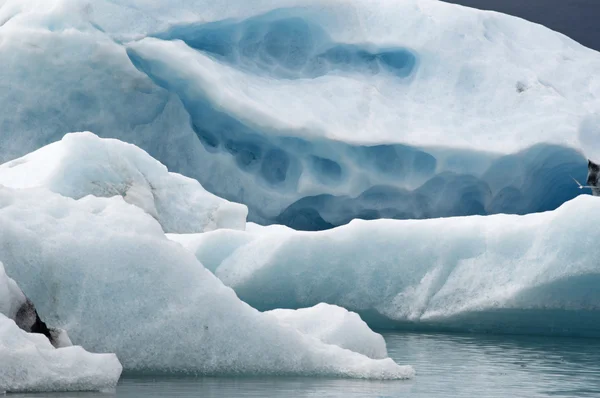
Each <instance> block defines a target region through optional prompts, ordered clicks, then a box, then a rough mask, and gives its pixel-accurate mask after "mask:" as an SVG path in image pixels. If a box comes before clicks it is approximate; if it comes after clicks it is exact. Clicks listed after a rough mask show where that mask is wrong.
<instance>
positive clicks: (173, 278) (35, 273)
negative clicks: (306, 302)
mask: <svg viewBox="0 0 600 398" xmlns="http://www.w3.org/2000/svg"><path fill="white" fill-rule="evenodd" d="M79 138H81V139H83V140H84V141H85V140H92V141H93V142H95V143H96V144H100V142H99V141H100V140H98V139H97V138H96V137H94V136H92V135H89V134H86V135H71V136H68V137H67V138H66V140H65V142H66V143H69V142H71V141H74V140H78V139H79ZM62 144H64V142H63V143H61V145H62ZM109 144H111V145H113V146H117V145H120V144H119V143H117V142H112V141H111V142H109ZM101 146H102V145H100V146H99V147H101ZM99 147H98V145H96V146H95V147H94V148H99ZM49 148H50V149H48V148H44V149H43V150H42V151H40V152H38V153H36V154H33V156H32V157H31V159H32V164H34V161H33V160H34V159H36V158H37V157H40V156H41V157H42V158H44V159H46V160H47V162H48V164H49V165H54V164H61V161H59V160H57V159H54V157H55V156H58V157H59V158H60V159H62V160H64V159H69V158H70V156H69V155H67V154H65V153H61V151H58V150H56V151H55V149H56V148H60V146H59V147H57V146H50V147H49ZM65 148H66V150H76V151H77V150H80V149H81V148H82V147H81V146H80V145H73V146H68V145H67V146H65ZM40 153H41V154H49V156H48V157H44V156H42V155H40ZM136 153H137V152H136V151H135V150H134V149H131V151H129V152H127V151H122V152H121V156H123V159H122V160H123V162H124V163H125V164H129V163H130V162H133V161H134V160H136V159H137V155H136ZM50 155H51V156H50ZM84 155H85V153H84ZM85 163H86V161H85V157H82V158H80V161H79V162H75V163H73V164H71V166H72V167H70V168H65V169H63V170H62V175H63V178H62V181H65V182H66V183H67V184H68V183H69V182H70V183H72V184H74V187H76V186H78V183H79V180H77V179H76V178H74V177H73V176H77V175H79V174H80V172H81V170H86V171H87V172H89V173H90V174H88V175H85V177H86V178H90V180H93V181H104V180H108V181H114V180H113V179H112V177H113V176H114V174H113V169H112V168H111V167H107V168H90V169H85V165H84V164H85ZM91 164H94V163H93V162H91ZM79 166H81V167H79ZM15 167H18V166H15ZM6 170H7V169H6V168H3V169H2V170H1V171H0V174H3V173H4V172H5V171H6ZM8 170H10V169H8ZM70 176H71V177H73V178H70ZM0 247H1V248H2V250H0V261H2V262H3V263H4V264H5V266H6V269H7V273H9V274H10V275H11V277H13V278H14V279H15V280H16V281H18V282H19V285H20V286H21V287H22V288H23V291H26V292H28V297H29V298H30V299H31V300H32V301H33V302H34V303H36V306H37V309H38V311H39V312H40V313H41V314H44V317H45V320H46V321H47V322H48V323H49V324H52V325H56V326H59V327H62V328H64V329H66V330H68V331H69V334H70V337H71V339H72V340H73V342H74V343H76V344H80V345H81V346H83V347H85V349H87V350H91V351H97V352H114V353H116V354H117V356H118V357H119V360H120V361H121V363H122V364H123V368H124V370H125V371H130V372H143V373H146V374H148V373H186V374H201V375H216V374H219V375H252V374H270V375H307V376H308V375H311V376H336V377H354V378H373V379H403V378H408V377H411V376H412V374H413V369H412V368H411V367H410V366H399V365H397V364H396V363H395V362H394V361H392V360H391V359H389V358H385V359H371V358H368V357H367V356H365V355H362V354H359V353H356V352H352V351H349V350H346V349H342V348H340V347H339V346H337V345H332V344H326V343H324V342H323V341H322V340H320V339H318V338H317V337H314V336H311V335H310V333H300V332H299V331H298V330H297V329H296V328H293V327H290V326H286V325H285V324H281V323H280V322H279V321H278V320H277V319H276V318H274V317H273V316H272V315H267V314H262V313H260V312H258V311H257V310H255V309H253V308H251V307H250V306H248V305H247V304H246V303H243V302H242V301H240V300H239V299H238V297H237V296H236V295H235V293H234V292H233V290H231V289H230V288H228V287H226V286H224V285H223V284H222V282H221V281H220V280H219V279H217V278H216V277H215V276H214V275H213V274H212V273H210V272H209V271H207V270H206V269H205V268H204V267H203V266H202V264H201V263H200V262H198V260H197V259H196V258H195V257H194V256H193V255H192V254H191V253H190V252H189V251H187V250H185V249H184V248H183V247H181V245H179V244H177V243H175V242H172V241H170V240H168V239H167V238H166V236H165V234H164V232H163V229H162V227H161V225H160V224H159V223H158V222H157V221H156V220H155V219H154V218H153V217H152V216H150V215H149V214H148V213H147V212H145V211H144V210H143V209H141V208H140V207H138V206H134V205H131V204H129V203H126V201H125V200H124V198H123V197H121V196H120V195H116V196H112V197H109V198H98V197H94V196H91V195H88V196H85V197H83V198H80V199H78V200H75V199H73V198H69V197H65V196H62V195H59V194H57V193H53V192H51V191H49V190H47V189H46V188H39V187H38V188H21V189H13V188H8V187H2V186H0ZM360 327H363V326H360Z"/></svg>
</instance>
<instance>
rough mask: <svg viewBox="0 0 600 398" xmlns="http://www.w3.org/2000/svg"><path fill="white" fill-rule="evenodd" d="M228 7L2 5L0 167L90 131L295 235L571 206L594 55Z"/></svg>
mask: <svg viewBox="0 0 600 398" xmlns="http://www.w3.org/2000/svg"><path fill="white" fill-rule="evenodd" d="M221 3H222V2H214V1H207V0H190V1H178V2H176V3H173V2H172V1H166V0H162V1H154V2H139V1H131V0H118V1H106V0H98V1H94V4H93V5H84V4H80V3H79V2H77V1H74V0H49V1H39V0H37V1H34V0H26V1H22V0H7V1H4V2H3V3H2V5H1V6H0V22H2V23H3V24H2V26H1V27H0V31H1V33H2V38H3V40H2V43H0V57H1V58H2V60H3V68H2V70H0V90H1V91H2V92H6V93H9V95H8V96H7V97H6V98H5V100H4V101H2V103H1V104H0V105H2V106H1V107H0V120H2V122H1V124H0V142H2V145H0V161H6V160H10V159H15V158H17V157H19V156H22V155H24V154H25V153H27V152H30V151H32V150H34V149H37V148H39V147H41V146H42V145H45V144H47V143H49V142H52V141H55V140H57V139H59V138H61V137H62V135H63V134H64V133H65V132H67V131H84V130H91V131H94V132H96V133H97V134H99V135H100V136H102V137H116V138H120V139H123V140H125V141H127V142H132V143H134V144H136V145H138V146H140V147H142V148H144V149H145V150H146V151H148V152H149V153H150V154H151V155H152V156H154V157H155V158H157V159H159V160H160V161H161V162H162V163H164V164H165V165H166V166H167V167H168V168H169V169H170V170H172V171H176V172H180V173H183V174H185V175H187V176H190V177H193V178H196V179H198V180H199V181H200V183H201V184H202V185H203V186H204V187H205V188H206V189H208V190H209V191H211V192H213V193H215V194H218V195H219V196H221V197H225V198H227V199H229V200H233V201H236V202H240V203H244V204H246V205H248V206H249V214H250V219H251V220H253V221H257V222H261V223H267V224H269V223H283V224H286V225H289V226H293V227H295V228H300V229H326V228H331V227H332V226H337V225H342V224H345V223H347V222H349V221H350V220H351V219H353V218H357V217H359V218H363V219H373V218H381V217H385V218H400V219H403V218H432V217H443V216H457V215H471V214H493V213H517V214H522V213H529V212H536V211H545V210H552V209H555V208H557V207H558V206H560V204H562V203H564V202H566V201H568V200H570V199H572V198H573V197H575V196H576V195H578V194H579V193H580V192H579V190H578V189H577V187H576V186H575V185H573V184H572V181H571V179H570V175H572V176H573V177H575V178H577V179H578V180H579V181H582V180H584V179H585V158H584V157H583V156H582V155H581V153H580V152H581V150H584V151H586V152H593V151H592V150H591V147H590V148H588V146H589V143H590V142H592V143H593V140H589V139H587V138H586V137H587V136H589V134H587V133H585V134H579V132H578V131H579V130H581V131H582V132H586V131H590V130H589V128H588V127H589V126H590V125H589V123H587V122H586V120H588V118H589V117H590V116H589V115H593V114H596V113H598V112H600V100H599V98H600V85H599V84H598V81H597V79H596V73H595V72H596V71H597V70H598V69H600V56H599V55H598V53H597V52H594V51H592V50H589V49H586V48H584V47H582V46H580V45H579V44H577V43H575V42H574V41H572V40H570V39H568V38H566V37H564V36H562V35H560V34H557V33H555V32H552V31H550V30H548V29H546V28H544V27H542V26H539V25H536V24H531V23H528V22H526V21H524V20H521V19H517V18H512V17H509V16H505V15H502V14H498V13H490V12H482V11H478V10H473V9H468V8H464V7H459V6H455V5H450V4H446V3H444V2H440V1H430V0H418V1H417V0H405V1H401V2H389V1H385V0H376V1H364V0H353V1H334V2H332V1H326V0H287V1H285V2H284V3H282V2H281V1H275V0H257V1H252V2H248V1H245V0H231V1H227V2H226V4H225V3H222V4H221ZM449 49H450V50H449ZM40 65H43V68H42V67H41V66H40ZM591 126H593V124H592V125H591ZM580 127H581V129H580ZM594 145H595V144H594ZM209 170H210V172H208V171H209ZM177 232H182V231H177ZM188 232H189V231H188Z"/></svg>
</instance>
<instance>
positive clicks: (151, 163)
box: [0, 132, 248, 233]
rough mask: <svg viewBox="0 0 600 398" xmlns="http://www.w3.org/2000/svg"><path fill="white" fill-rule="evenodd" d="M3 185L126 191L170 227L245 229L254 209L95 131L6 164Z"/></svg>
mask: <svg viewBox="0 0 600 398" xmlns="http://www.w3.org/2000/svg"><path fill="white" fill-rule="evenodd" d="M0 184H2V185H4V186H8V187H13V188H31V187H44V188H47V189H49V190H51V191H53V192H56V193H60V194H61V195H64V196H68V197H71V198H74V199H79V198H82V197H84V196H87V195H94V196H97V197H111V196H122V197H123V198H124V199H125V201H126V202H127V203H131V204H133V205H135V206H138V207H139V208H141V209H142V210H144V211H145V212H146V213H148V214H149V215H151V216H152V217H154V218H155V219H156V220H157V221H158V222H159V223H160V224H161V226H162V227H163V229H164V230H165V232H179V233H182V232H188V233H189V232H204V231H210V230H214V229H218V228H231V229H244V228H245V224H246V215H247V213H248V209H247V208H246V206H244V205H240V204H237V203H231V202H229V201H227V200H224V199H221V198H219V197H217V196H214V195H212V194H211V193H209V192H206V190H204V188H202V186H201V185H200V184H199V183H198V181H195V180H192V179H190V178H186V177H184V176H182V175H179V174H175V173H169V172H168V171H167V168H166V167H165V166H163V165H162V164H160V163H159V162H158V161H156V160H154V159H153V158H152V157H150V155H148V154H147V153H146V152H144V151H143V150H141V149H139V148H137V147H136V146H134V145H130V144H127V143H124V142H121V141H118V140H114V139H113V140H111V139H100V138H98V136H96V135H94V134H92V133H89V132H88V133H78V134H67V135H66V136H65V137H64V138H63V139H62V140H61V141H58V142H55V143H53V144H50V145H47V146H45V147H43V148H41V149H39V150H37V151H35V152H33V153H30V154H28V155H26V156H24V157H22V158H19V159H16V160H13V161H11V162H9V163H6V164H4V165H2V166H0Z"/></svg>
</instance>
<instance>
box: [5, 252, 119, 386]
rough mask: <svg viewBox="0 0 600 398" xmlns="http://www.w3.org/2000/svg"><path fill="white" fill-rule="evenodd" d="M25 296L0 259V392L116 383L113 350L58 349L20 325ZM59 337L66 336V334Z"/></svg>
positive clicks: (115, 363)
mask: <svg viewBox="0 0 600 398" xmlns="http://www.w3.org/2000/svg"><path fill="white" fill-rule="evenodd" d="M26 300H27V299H26V297H25V295H24V294H23V292H22V291H21V289H20V288H19V286H18V285H17V283H16V282H15V281H14V280H13V279H11V278H9V277H8V276H7V275H6V273H5V271H4V267H3V265H2V263H0V364H1V365H0V393H2V392H24V391H28V392H30V391H96V390H103V389H109V388H114V387H115V386H116V384H117V381H118V380H119V376H120V375H121V370H122V367H121V364H120V363H119V361H118V359H117V357H116V356H115V355H114V354H91V353H89V352H86V351H85V350H84V349H83V348H81V347H61V348H59V349H57V348H54V347H53V346H52V345H51V344H50V341H49V340H48V339H47V338H46V337H45V336H44V335H42V334H37V333H27V332H25V331H24V330H22V329H20V328H19V327H18V326H17V324H16V323H15V321H14V318H15V317H16V316H17V312H18V310H19V308H20V307H21V306H22V305H23V304H24V303H25V302H26ZM62 337H63V338H67V339H68V337H67V336H66V334H64V335H63V336H62ZM64 343H65V342H64V341H63V345H65V344H64Z"/></svg>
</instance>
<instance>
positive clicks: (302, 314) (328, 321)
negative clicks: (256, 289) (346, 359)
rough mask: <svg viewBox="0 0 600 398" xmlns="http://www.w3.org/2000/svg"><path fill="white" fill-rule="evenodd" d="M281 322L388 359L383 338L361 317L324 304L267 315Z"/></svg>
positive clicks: (332, 341) (342, 345) (332, 342)
mask: <svg viewBox="0 0 600 398" xmlns="http://www.w3.org/2000/svg"><path fill="white" fill-rule="evenodd" d="M266 313H267V314H269V315H272V316H274V317H275V318H277V320H278V321H279V323H281V324H283V325H287V326H290V327H293V328H295V329H298V330H299V331H300V332H301V333H304V334H307V335H310V336H314V337H316V338H317V339H319V340H321V341H322V342H324V343H326V344H334V345H337V346H339V347H341V348H345V349H347V350H350V351H354V352H359V353H361V354H363V355H365V356H367V357H369V358H375V359H381V358H387V357H388V353H387V348H386V345H385V340H384V339H383V337H382V336H381V335H380V334H378V333H375V332H373V331H372V330H371V329H370V328H369V326H367V324H366V323H365V322H364V321H363V320H362V319H360V316H358V314H355V313H354V312H350V311H348V310H346V309H344V308H342V307H338V306H336V305H329V304H325V303H321V304H317V305H316V306H314V307H311V308H301V309H297V310H286V309H276V310H271V311H267V312H266Z"/></svg>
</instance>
